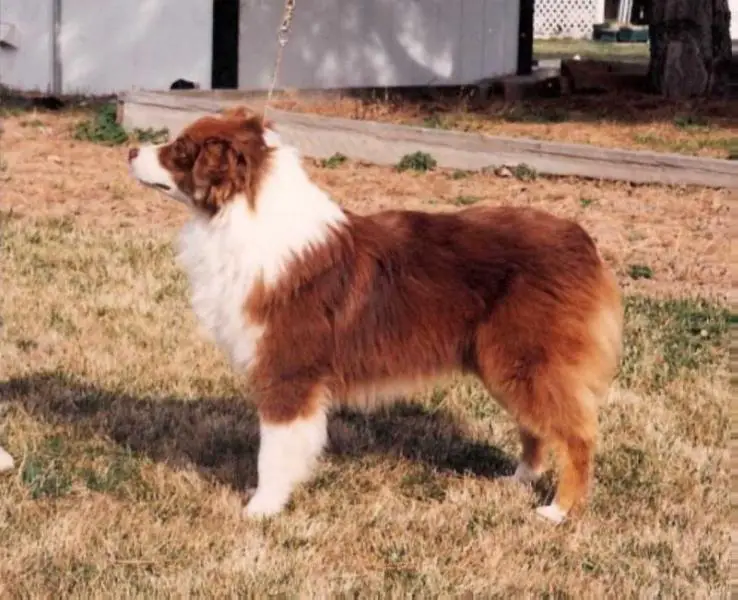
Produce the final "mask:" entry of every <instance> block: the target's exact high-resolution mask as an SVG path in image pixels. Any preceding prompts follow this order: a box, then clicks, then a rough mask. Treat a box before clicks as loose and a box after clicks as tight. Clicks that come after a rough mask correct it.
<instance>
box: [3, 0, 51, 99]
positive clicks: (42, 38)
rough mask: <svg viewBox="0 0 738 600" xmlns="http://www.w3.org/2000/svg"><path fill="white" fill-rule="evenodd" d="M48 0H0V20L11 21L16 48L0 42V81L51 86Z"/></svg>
mask: <svg viewBox="0 0 738 600" xmlns="http://www.w3.org/2000/svg"><path fill="white" fill-rule="evenodd" d="M51 22H52V15H51V0H46V1H44V2H30V1H29V0H2V1H0V23H3V24H5V23H7V24H10V25H14V26H15V28H16V30H17V33H18V44H19V46H18V48H17V49H15V48H7V47H3V46H0V83H2V84H3V85H7V86H11V87H16V88H19V89H24V90H44V91H46V90H48V89H50V88H51V78H52V67H51V56H52V55H51V45H52V37H51Z"/></svg>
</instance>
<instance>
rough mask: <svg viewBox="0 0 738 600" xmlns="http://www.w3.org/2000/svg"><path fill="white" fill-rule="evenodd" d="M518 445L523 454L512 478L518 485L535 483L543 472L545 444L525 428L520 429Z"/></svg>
mask: <svg viewBox="0 0 738 600" xmlns="http://www.w3.org/2000/svg"><path fill="white" fill-rule="evenodd" d="M520 443H521V444H522V446H523V452H522V455H521V457H520V462H519V463H518V466H517V468H516V469H515V474H514V475H513V478H514V479H515V480H517V481H519V482H520V483H524V484H531V483H534V482H535V481H537V480H538V478H539V477H540V476H541V473H542V472H543V466H544V465H543V460H544V452H545V444H544V441H543V439H542V438H540V437H539V436H538V435H536V434H534V433H532V432H531V431H529V430H527V429H526V428H525V427H521V428H520Z"/></svg>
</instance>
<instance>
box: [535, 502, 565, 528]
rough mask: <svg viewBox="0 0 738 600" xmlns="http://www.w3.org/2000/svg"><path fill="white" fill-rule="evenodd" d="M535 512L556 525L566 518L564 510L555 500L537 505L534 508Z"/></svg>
mask: <svg viewBox="0 0 738 600" xmlns="http://www.w3.org/2000/svg"><path fill="white" fill-rule="evenodd" d="M536 514H537V515H538V516H539V517H543V518H544V519H546V520H547V521H551V522H552V523H554V524H556V525H560V524H561V523H563V522H564V521H565V520H566V512H565V511H563V510H562V509H561V508H560V507H559V505H558V504H556V503H555V502H554V503H553V504H549V505H548V506H539V507H538V508H536Z"/></svg>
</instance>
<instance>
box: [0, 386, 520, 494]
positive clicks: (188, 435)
mask: <svg viewBox="0 0 738 600" xmlns="http://www.w3.org/2000/svg"><path fill="white" fill-rule="evenodd" d="M2 401H7V402H11V403H17V404H20V405H21V406H23V407H24V408H25V409H26V410H27V411H28V412H29V413H30V414H32V415H33V416H35V417H38V418H41V419H43V420H44V421H46V422H49V423H51V424H54V425H66V426H71V427H73V428H74V435H75V436H76V437H85V436H92V435H100V436H104V437H106V438H109V439H112V440H113V441H115V442H116V443H118V444H120V445H121V446H123V447H125V448H127V449H130V450H131V451H133V452H135V453H139V454H142V455H145V456H148V457H150V458H151V459H152V460H155V461H161V462H165V463H167V464H170V465H172V466H175V467H177V466H184V465H194V466H195V467H196V468H197V469H198V470H199V471H200V472H201V473H202V474H203V475H204V476H206V477H208V478H212V479H214V480H216V481H218V482H220V483H224V484H227V485H229V486H231V487H233V488H234V489H237V490H244V489H245V488H248V487H252V486H254V485H255V484H256V454H257V450H258V443H259V428H258V420H257V416H256V413H255V411H254V410H253V409H252V408H251V407H250V406H249V405H248V403H247V402H246V401H245V400H244V399H242V398H235V397H234V398H200V399H197V400H191V401H185V400H181V399H177V398H172V397H161V398H156V397H143V398H138V397H133V396H130V395H128V394H125V393H120V392H116V391H109V390H103V389H100V388H97V387H95V386H93V385H89V384H86V383H83V382H80V381H77V380H75V379H72V378H70V377H67V376H66V375H64V374H59V373H39V374H36V375H33V376H30V377H25V378H18V379H11V380H8V381H5V382H2V383H0V402H2ZM329 439H330V442H329V452H330V453H331V454H332V455H334V456H339V457H351V456H358V455H362V454H384V455H387V456H390V457H395V458H405V459H409V460H415V461H419V462H423V463H425V464H426V465H428V466H429V467H431V468H434V469H437V470H439V471H451V472H455V473H459V474H464V473H469V474H473V475H476V476H481V477H489V478H495V477H499V476H502V475H506V474H509V473H511V472H512V470H513V468H514V463H513V461H512V460H511V459H510V458H509V457H507V456H506V455H505V454H504V453H503V452H502V451H501V450H499V449H498V448H495V447H492V446H489V445H487V444H482V443H479V442H475V441H471V440H469V439H466V438H465V436H464V434H463V431H462V429H461V427H460V426H459V425H458V423H457V422H456V421H455V420H454V418H453V417H452V416H451V415H450V414H448V413H446V412H444V411H434V412H428V411H427V410H426V409H424V408H423V407H421V406H416V405H407V404H406V405H398V406H396V407H395V408H393V409H391V410H389V411H383V412H380V413H376V414H358V413H354V412H348V411H340V412H338V413H336V414H335V415H334V416H333V417H332V418H331V420H330V423H329Z"/></svg>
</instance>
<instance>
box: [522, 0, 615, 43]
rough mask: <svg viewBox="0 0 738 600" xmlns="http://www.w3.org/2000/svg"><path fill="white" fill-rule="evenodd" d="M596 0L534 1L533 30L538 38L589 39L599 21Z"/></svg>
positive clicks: (598, 5)
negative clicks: (593, 26) (593, 27)
mask: <svg viewBox="0 0 738 600" xmlns="http://www.w3.org/2000/svg"><path fill="white" fill-rule="evenodd" d="M600 12H601V3H600V2H599V1H598V0H536V4H535V15H534V20H533V29H534V33H535V37H539V38H590V37H592V25H593V24H594V23H597V22H599V21H600V20H601V14H600Z"/></svg>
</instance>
